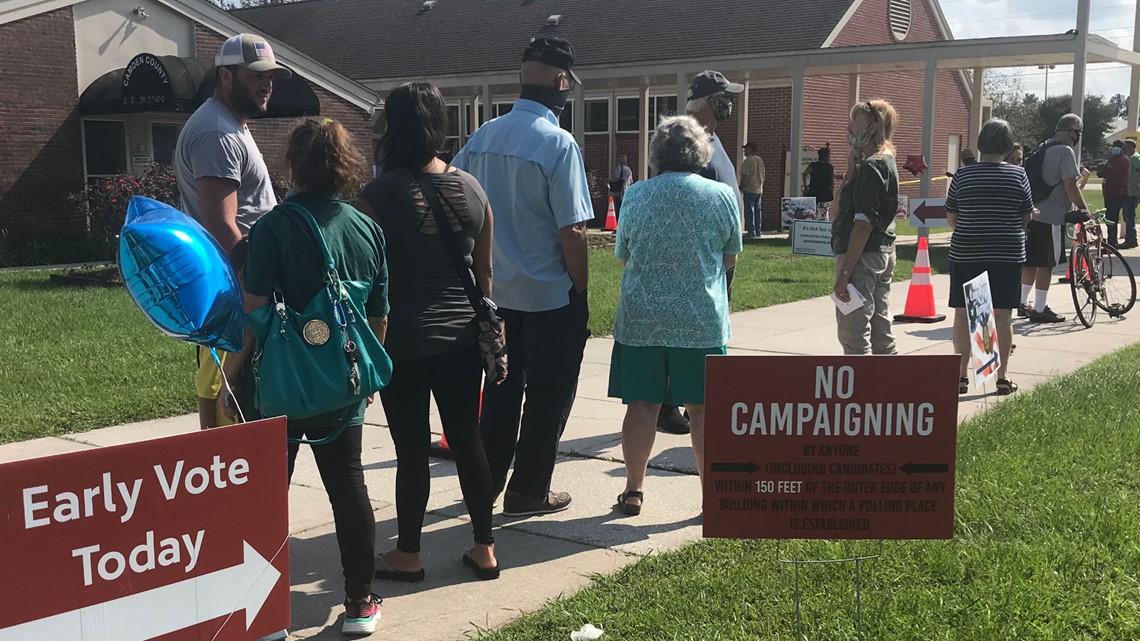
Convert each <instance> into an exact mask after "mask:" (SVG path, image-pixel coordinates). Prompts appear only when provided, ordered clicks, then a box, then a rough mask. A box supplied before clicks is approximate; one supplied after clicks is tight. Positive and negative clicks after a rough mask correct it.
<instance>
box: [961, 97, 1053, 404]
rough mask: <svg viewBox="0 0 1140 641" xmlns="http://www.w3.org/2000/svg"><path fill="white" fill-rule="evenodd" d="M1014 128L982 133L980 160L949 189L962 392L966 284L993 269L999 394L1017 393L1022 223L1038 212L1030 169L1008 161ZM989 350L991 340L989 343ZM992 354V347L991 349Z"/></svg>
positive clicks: (989, 127)
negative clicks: (1013, 364) (1013, 369)
mask: <svg viewBox="0 0 1140 641" xmlns="http://www.w3.org/2000/svg"><path fill="white" fill-rule="evenodd" d="M1013 148H1014V143H1013V131H1012V130H1011V129H1010V127H1009V123H1007V122H1006V121H1004V120H998V119H996V118H995V119H993V120H990V121H989V122H987V123H986V124H985V126H983V127H982V130H981V132H980V133H979V134H978V152H979V153H980V154H981V160H979V161H978V162H976V163H974V164H972V165H967V166H965V167H962V168H961V169H959V170H958V172H957V173H956V174H954V178H953V180H951V181H950V189H949V191H947V193H946V220H947V222H949V224H950V227H952V228H953V229H954V235H953V236H952V237H951V238H950V307H953V308H954V349H955V351H957V352H958V353H959V354H961V355H962V365H961V371H960V376H961V379H960V380H959V383H958V393H960V394H965V393H966V392H967V391H968V390H969V379H968V378H967V377H966V374H967V373H968V371H969V367H970V340H971V338H970V332H969V330H968V318H967V309H968V308H970V307H973V305H972V304H971V301H967V300H966V295H965V292H964V290H963V285H964V284H965V283H967V282H969V281H971V280H973V279H974V278H977V277H978V276H979V275H981V274H983V273H987V274H989V281H990V298H991V300H992V301H993V308H994V322H995V324H996V325H997V339H998V350H999V351H998V353H999V355H1000V357H1001V363H1000V365H999V366H998V370H997V379H998V380H997V392H998V394H1011V393H1013V392H1015V391H1017V384H1016V383H1014V382H1013V381H1011V380H1009V379H1008V378H1006V372H1007V370H1008V369H1009V354H1010V349H1011V347H1012V341H1013V310H1014V309H1016V308H1017V306H1018V304H1019V302H1020V300H1021V298H1020V294H1021V292H1020V289H1021V264H1022V263H1024V262H1025V225H1026V224H1027V223H1028V222H1029V219H1030V217H1031V215H1032V213H1033V211H1034V209H1033V194H1032V192H1031V190H1030V188H1029V179H1028V178H1027V177H1026V175H1025V170H1024V169H1022V168H1021V167H1018V166H1017V165H1013V164H1009V163H1007V162H1004V160H1005V158H1007V157H1008V156H1009V154H1010V152H1011V151H1013ZM987 347H990V348H992V345H987ZM987 351H988V350H987Z"/></svg>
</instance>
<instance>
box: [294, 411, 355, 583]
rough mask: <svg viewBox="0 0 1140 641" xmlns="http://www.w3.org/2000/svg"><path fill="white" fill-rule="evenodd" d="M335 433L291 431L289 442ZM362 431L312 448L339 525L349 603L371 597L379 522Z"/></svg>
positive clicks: (348, 432) (327, 430)
mask: <svg viewBox="0 0 1140 641" xmlns="http://www.w3.org/2000/svg"><path fill="white" fill-rule="evenodd" d="M331 432H332V428H327V427H325V428H295V427H293V426H290V427H289V437H290V438H301V437H304V438H306V439H308V440H311V441H315V440H318V439H321V438H324V437H326V436H328V435H329V433H331ZM362 432H363V427H362V426H360V425H353V426H351V427H349V428H347V429H345V430H344V433H343V434H341V435H340V436H339V437H337V438H336V439H335V440H333V441H332V442H331V443H326V444H325V445H312V446H310V447H311V448H312V450H313V458H315V459H316V460H317V469H318V470H320V473H321V481H322V482H323V483H324V486H325V493H327V494H328V495H329V503H331V504H332V511H333V521H334V523H335V524H336V542H337V544H338V545H339V546H340V564H341V568H342V569H343V570H344V591H345V593H346V594H347V596H348V598H350V599H363V598H364V597H366V596H368V595H369V594H371V593H372V573H373V572H374V571H375V568H374V567H373V565H374V563H375V557H374V555H375V546H376V520H375V517H373V516H372V503H371V502H369V500H368V488H367V487H366V486H365V485H364V468H363V466H362V465H361V464H360V437H361V433H362ZM300 447H301V446H300V445H299V444H297V443H289V478H290V479H292V478H293V464H294V463H295V462H296V460H297V450H298V449H300Z"/></svg>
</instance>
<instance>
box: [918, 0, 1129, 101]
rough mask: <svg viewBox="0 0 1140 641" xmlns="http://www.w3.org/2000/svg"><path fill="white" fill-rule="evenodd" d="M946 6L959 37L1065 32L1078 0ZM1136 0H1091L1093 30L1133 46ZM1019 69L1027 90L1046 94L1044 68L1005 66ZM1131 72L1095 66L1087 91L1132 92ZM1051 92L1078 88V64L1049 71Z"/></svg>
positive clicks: (979, 0)
mask: <svg viewBox="0 0 1140 641" xmlns="http://www.w3.org/2000/svg"><path fill="white" fill-rule="evenodd" d="M940 4H941V5H942V11H943V13H945V14H946V21H947V22H949V23H950V30H951V31H952V32H953V33H954V37H955V38H989V37H995V36H1026V35H1037V34H1046V33H1064V32H1066V31H1068V30H1069V29H1075V28H1076V26H1077V0H941V3H940ZM1135 11H1136V0H1092V12H1091V14H1090V28H1089V31H1090V32H1091V33H1093V34H1095V35H1099V36H1102V37H1104V38H1106V39H1108V40H1111V41H1113V42H1115V43H1116V44H1117V45H1118V46H1121V47H1124V48H1127V49H1132V48H1133V47H1132V31H1133V23H1134V22H1135V16H1136V13H1135ZM1001 71H1002V72H1003V73H1011V74H1017V75H1018V76H1019V77H1020V78H1021V80H1022V83H1023V84H1024V87H1025V91H1026V92H1028V93H1035V94H1037V95H1038V96H1043V95H1044V94H1045V71H1044V70H1040V69H1038V68H1037V67H1032V68H1026V67H1022V68H1018V69H1003V70H1001ZM1129 75H1130V74H1129V71H1128V68H1127V67H1124V66H1121V65H1108V64H1096V65H1090V66H1089V70H1088V75H1087V76H1086V80H1085V87H1086V93H1087V94H1089V95H1095V94H1100V95H1103V96H1106V97H1107V96H1112V95H1113V94H1117V93H1122V94H1125V95H1127V94H1128V83H1129ZM1048 79H1049V94H1051V95H1058V94H1068V93H1072V90H1073V66H1072V65H1058V66H1057V68H1056V69H1053V70H1050V71H1049V76H1048Z"/></svg>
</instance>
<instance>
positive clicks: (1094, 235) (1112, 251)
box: [1067, 209, 1136, 328]
mask: <svg viewBox="0 0 1140 641" xmlns="http://www.w3.org/2000/svg"><path fill="white" fill-rule="evenodd" d="M1104 221H1105V210H1103V209H1101V210H1099V211H1096V212H1093V213H1091V214H1090V215H1089V219H1088V220H1085V221H1079V222H1076V223H1075V224H1074V225H1073V228H1072V231H1069V232H1068V233H1067V235H1068V236H1069V238H1071V239H1073V240H1074V241H1076V244H1074V245H1073V250H1072V255H1070V256H1069V271H1070V273H1071V274H1072V277H1071V279H1070V280H1069V288H1070V289H1071V290H1072V292H1073V306H1074V307H1075V308H1076V310H1077V319H1078V320H1080V322H1081V324H1082V325H1084V326H1085V327H1086V328H1087V327H1092V326H1093V323H1095V322H1096V314H1097V310H1098V309H1100V310H1103V311H1104V312H1105V313H1106V314H1108V316H1109V317H1110V318H1124V315H1125V314H1127V313H1128V312H1129V311H1130V310H1131V309H1132V306H1133V305H1135V304H1136V277H1135V276H1134V275H1133V273H1132V267H1131V266H1129V264H1128V261H1126V260H1124V256H1121V255H1120V252H1119V251H1117V249H1116V248H1115V247H1113V246H1112V245H1109V244H1108V243H1107V242H1106V241H1105V238H1104V229H1103V228H1102V227H1101V225H1102V224H1103V223H1104Z"/></svg>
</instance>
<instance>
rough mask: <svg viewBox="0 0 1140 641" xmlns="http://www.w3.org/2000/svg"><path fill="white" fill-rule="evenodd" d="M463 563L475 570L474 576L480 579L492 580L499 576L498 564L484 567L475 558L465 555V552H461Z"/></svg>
mask: <svg viewBox="0 0 1140 641" xmlns="http://www.w3.org/2000/svg"><path fill="white" fill-rule="evenodd" d="M463 565H466V566H467V567H469V568H471V569H472V570H474V571H475V578H477V579H479V580H480V581H494V580H495V579H497V578H499V566H497V565H496V566H495V567H493V568H485V567H483V566H481V565H479V564H478V563H476V562H475V559H473V558H471V557H469V556H467V552H464V553H463Z"/></svg>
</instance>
